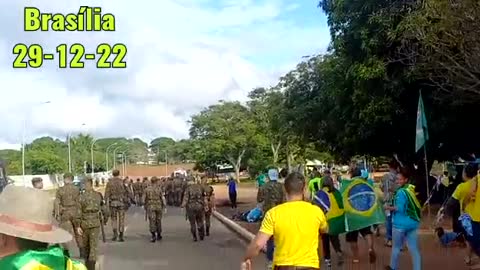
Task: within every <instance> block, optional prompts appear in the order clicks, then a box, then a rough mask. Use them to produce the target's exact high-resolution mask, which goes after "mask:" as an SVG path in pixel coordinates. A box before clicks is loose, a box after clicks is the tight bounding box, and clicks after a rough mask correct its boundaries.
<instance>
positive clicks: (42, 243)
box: [0, 185, 87, 270]
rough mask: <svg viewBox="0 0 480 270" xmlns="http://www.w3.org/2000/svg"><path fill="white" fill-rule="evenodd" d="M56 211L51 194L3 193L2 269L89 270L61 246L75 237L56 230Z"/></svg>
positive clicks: (15, 190)
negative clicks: (53, 214) (54, 210)
mask: <svg viewBox="0 0 480 270" xmlns="http://www.w3.org/2000/svg"><path fill="white" fill-rule="evenodd" d="M52 211H53V204H52V203H51V195H50V194H49V193H48V192H46V191H43V190H39V189H33V188H27V187H17V186H14V185H8V186H6V187H5V189H4V190H3V192H2V193H0V269H2V270H22V269H55V270H87V268H86V267H85V265H83V264H82V263H81V262H78V261H76V260H73V259H71V258H70V257H69V256H67V255H66V254H65V252H64V251H63V249H62V248H61V247H60V246H59V245H58V244H62V243H67V242H69V241H71V240H72V235H71V234H70V233H68V232H67V231H66V230H64V229H60V228H57V227H55V226H54V224H53V223H54V221H53V219H52ZM49 244H53V245H50V246H49ZM67 266H68V268H67Z"/></svg>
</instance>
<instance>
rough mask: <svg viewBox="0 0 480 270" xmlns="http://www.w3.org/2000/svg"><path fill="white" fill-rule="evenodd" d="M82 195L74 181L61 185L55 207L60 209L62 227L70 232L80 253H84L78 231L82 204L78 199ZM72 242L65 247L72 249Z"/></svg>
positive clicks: (56, 195) (56, 196)
mask: <svg viewBox="0 0 480 270" xmlns="http://www.w3.org/2000/svg"><path fill="white" fill-rule="evenodd" d="M79 197H80V189H79V188H78V187H76V186H75V185H74V184H73V183H68V184H65V185H64V186H63V187H60V188H59V189H58V190H57V193H56V194H55V208H56V209H58V215H59V217H58V218H59V222H60V224H59V225H60V228H62V229H64V230H66V231H68V232H70V233H71V234H72V235H73V236H74V238H75V241H76V243H77V246H78V248H79V249H80V255H83V253H84V250H83V245H82V244H83V242H82V237H81V236H80V235H79V234H78V233H77V230H76V229H77V228H78V227H79V226H80V224H79V223H80V205H79V203H78V199H79ZM70 245H71V243H67V244H66V245H65V246H64V247H65V249H68V250H70V248H69V246H70Z"/></svg>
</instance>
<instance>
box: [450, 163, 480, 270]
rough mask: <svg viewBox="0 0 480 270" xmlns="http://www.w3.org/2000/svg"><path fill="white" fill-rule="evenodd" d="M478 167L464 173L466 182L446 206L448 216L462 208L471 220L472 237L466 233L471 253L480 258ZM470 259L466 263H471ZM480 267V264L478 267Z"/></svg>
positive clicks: (462, 211)
mask: <svg viewBox="0 0 480 270" xmlns="http://www.w3.org/2000/svg"><path fill="white" fill-rule="evenodd" d="M477 169H478V165H477V164H473V163H470V164H468V165H467V166H465V169H464V171H463V179H464V182H463V183H461V184H460V185H458V186H457V188H456V189H455V191H454V192H453V194H452V197H451V198H450V199H449V201H448V202H447V205H446V212H447V214H451V213H452V212H453V210H454V208H455V207H460V211H461V213H465V214H468V215H469V216H470V218H471V226H472V235H469V234H468V233H465V236H466V238H467V241H468V243H469V244H470V249H471V252H474V253H475V254H477V256H480V199H479V198H480V191H479V189H478V188H477V186H478V177H477ZM469 261H470V260H469V258H468V257H467V258H466V262H467V263H469ZM478 266H479V267H480V264H479V265H478Z"/></svg>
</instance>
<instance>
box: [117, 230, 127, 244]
mask: <svg viewBox="0 0 480 270" xmlns="http://www.w3.org/2000/svg"><path fill="white" fill-rule="evenodd" d="M118 241H119V242H125V239H123V232H120V234H119V235H118Z"/></svg>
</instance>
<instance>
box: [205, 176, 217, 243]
mask: <svg viewBox="0 0 480 270" xmlns="http://www.w3.org/2000/svg"><path fill="white" fill-rule="evenodd" d="M203 189H204V190H205V197H206V199H207V210H206V211H205V234H206V235H207V236H209V235H210V217H211V216H212V211H213V208H214V207H215V192H214V190H213V187H212V186H210V185H209V184H203Z"/></svg>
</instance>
